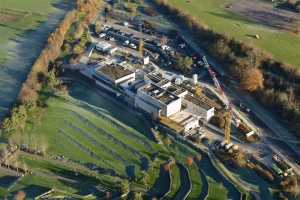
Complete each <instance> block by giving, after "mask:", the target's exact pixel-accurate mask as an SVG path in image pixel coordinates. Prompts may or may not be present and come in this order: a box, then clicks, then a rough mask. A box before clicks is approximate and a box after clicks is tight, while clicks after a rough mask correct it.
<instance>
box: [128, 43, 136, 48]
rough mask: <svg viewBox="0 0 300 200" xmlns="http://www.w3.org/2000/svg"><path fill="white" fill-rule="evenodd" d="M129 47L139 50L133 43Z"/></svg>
mask: <svg viewBox="0 0 300 200" xmlns="http://www.w3.org/2000/svg"><path fill="white" fill-rule="evenodd" d="M129 47H130V48H133V49H137V46H136V45H135V44H133V43H130V44H129Z"/></svg>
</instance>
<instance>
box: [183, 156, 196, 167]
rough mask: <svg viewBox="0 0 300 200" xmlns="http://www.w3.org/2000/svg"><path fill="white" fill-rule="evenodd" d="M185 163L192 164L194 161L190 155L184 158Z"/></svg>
mask: <svg viewBox="0 0 300 200" xmlns="http://www.w3.org/2000/svg"><path fill="white" fill-rule="evenodd" d="M185 162H186V164H187V166H189V167H190V166H192V165H193V163H194V159H193V157H191V156H189V157H187V158H186V161H185Z"/></svg>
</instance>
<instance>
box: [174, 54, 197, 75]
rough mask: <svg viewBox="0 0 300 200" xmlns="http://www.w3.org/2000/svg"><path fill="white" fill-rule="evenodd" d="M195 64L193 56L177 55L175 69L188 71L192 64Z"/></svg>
mask: <svg viewBox="0 0 300 200" xmlns="http://www.w3.org/2000/svg"><path fill="white" fill-rule="evenodd" d="M192 64H193V60H192V58H190V57H188V56H185V57H184V56H176V57H175V66H174V67H175V69H177V70H179V71H181V72H184V73H186V72H188V71H189V70H191V66H192Z"/></svg>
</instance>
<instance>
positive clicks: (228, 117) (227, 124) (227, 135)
mask: <svg viewBox="0 0 300 200" xmlns="http://www.w3.org/2000/svg"><path fill="white" fill-rule="evenodd" d="M224 118H225V125H224V141H225V142H226V143H227V144H229V143H230V142H231V140H230V134H231V121H232V113H231V110H226V111H225V116H224Z"/></svg>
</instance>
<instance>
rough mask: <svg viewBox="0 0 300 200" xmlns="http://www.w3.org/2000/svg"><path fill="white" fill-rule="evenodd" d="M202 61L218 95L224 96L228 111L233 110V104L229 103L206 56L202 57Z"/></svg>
mask: <svg viewBox="0 0 300 200" xmlns="http://www.w3.org/2000/svg"><path fill="white" fill-rule="evenodd" d="M202 60H203V62H204V67H205V68H206V69H207V71H208V73H209V75H210V77H211V78H212V80H213V82H214V85H215V86H216V88H217V90H218V93H219V94H220V95H221V96H222V98H223V101H224V104H225V106H226V109H231V103H230V101H229V99H228V98H227V96H226V95H225V92H224V90H223V88H222V86H221V84H220V82H219V81H218V79H217V76H216V73H215V72H214V71H213V70H212V69H211V67H210V66H209V64H208V62H207V59H206V57H205V56H203V57H202Z"/></svg>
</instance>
